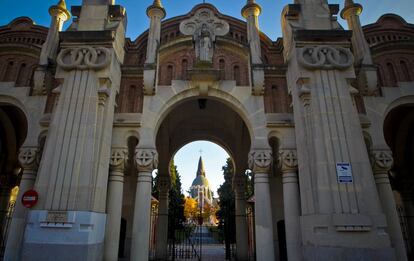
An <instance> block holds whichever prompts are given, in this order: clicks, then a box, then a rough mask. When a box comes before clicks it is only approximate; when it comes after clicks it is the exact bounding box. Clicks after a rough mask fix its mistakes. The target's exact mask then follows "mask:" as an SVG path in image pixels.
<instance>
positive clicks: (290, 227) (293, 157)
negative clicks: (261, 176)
mask: <svg viewBox="0 0 414 261" xmlns="http://www.w3.org/2000/svg"><path fill="white" fill-rule="evenodd" d="M279 163H280V169H281V171H282V183H283V208H284V214H285V231H286V248H287V255H288V260H289V261H300V260H302V249H301V236H300V195H299V179H298V173H297V171H298V158H297V154H296V150H281V151H280V154H279Z"/></svg>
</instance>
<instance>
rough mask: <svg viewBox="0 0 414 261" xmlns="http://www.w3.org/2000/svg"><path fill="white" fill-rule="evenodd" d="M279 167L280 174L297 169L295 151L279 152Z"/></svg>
mask: <svg viewBox="0 0 414 261" xmlns="http://www.w3.org/2000/svg"><path fill="white" fill-rule="evenodd" d="M279 167H280V169H281V170H282V172H294V171H297V169H298V155H297V151H296V150H280V151H279Z"/></svg>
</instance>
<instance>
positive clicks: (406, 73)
mask: <svg viewBox="0 0 414 261" xmlns="http://www.w3.org/2000/svg"><path fill="white" fill-rule="evenodd" d="M400 66H401V72H402V75H403V79H402V80H403V81H406V82H409V81H411V77H410V72H409V70H408V66H407V63H406V62H405V61H403V60H402V61H400Z"/></svg>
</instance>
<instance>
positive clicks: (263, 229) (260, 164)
mask: <svg viewBox="0 0 414 261" xmlns="http://www.w3.org/2000/svg"><path fill="white" fill-rule="evenodd" d="M271 165H272V151H271V150H270V149H269V150H253V151H251V152H250V154H249V166H250V168H251V169H252V170H253V173H254V191H255V228H256V230H255V233H256V257H257V260H258V261H268V260H275V253H274V248H273V222H272V210H271V208H272V206H271V202H270V188H269V173H270V167H271Z"/></svg>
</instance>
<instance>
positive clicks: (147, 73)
mask: <svg viewBox="0 0 414 261" xmlns="http://www.w3.org/2000/svg"><path fill="white" fill-rule="evenodd" d="M165 15H166V12H165V9H164V8H163V7H162V4H161V0H154V3H153V4H152V5H150V6H149V7H148V8H147V16H148V18H150V28H149V32H148V41H147V57H146V59H145V68H144V93H145V94H147V95H152V94H154V92H155V78H156V67H157V65H156V62H157V50H158V46H159V44H160V37H161V20H162V19H163V18H164V17H165Z"/></svg>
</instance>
